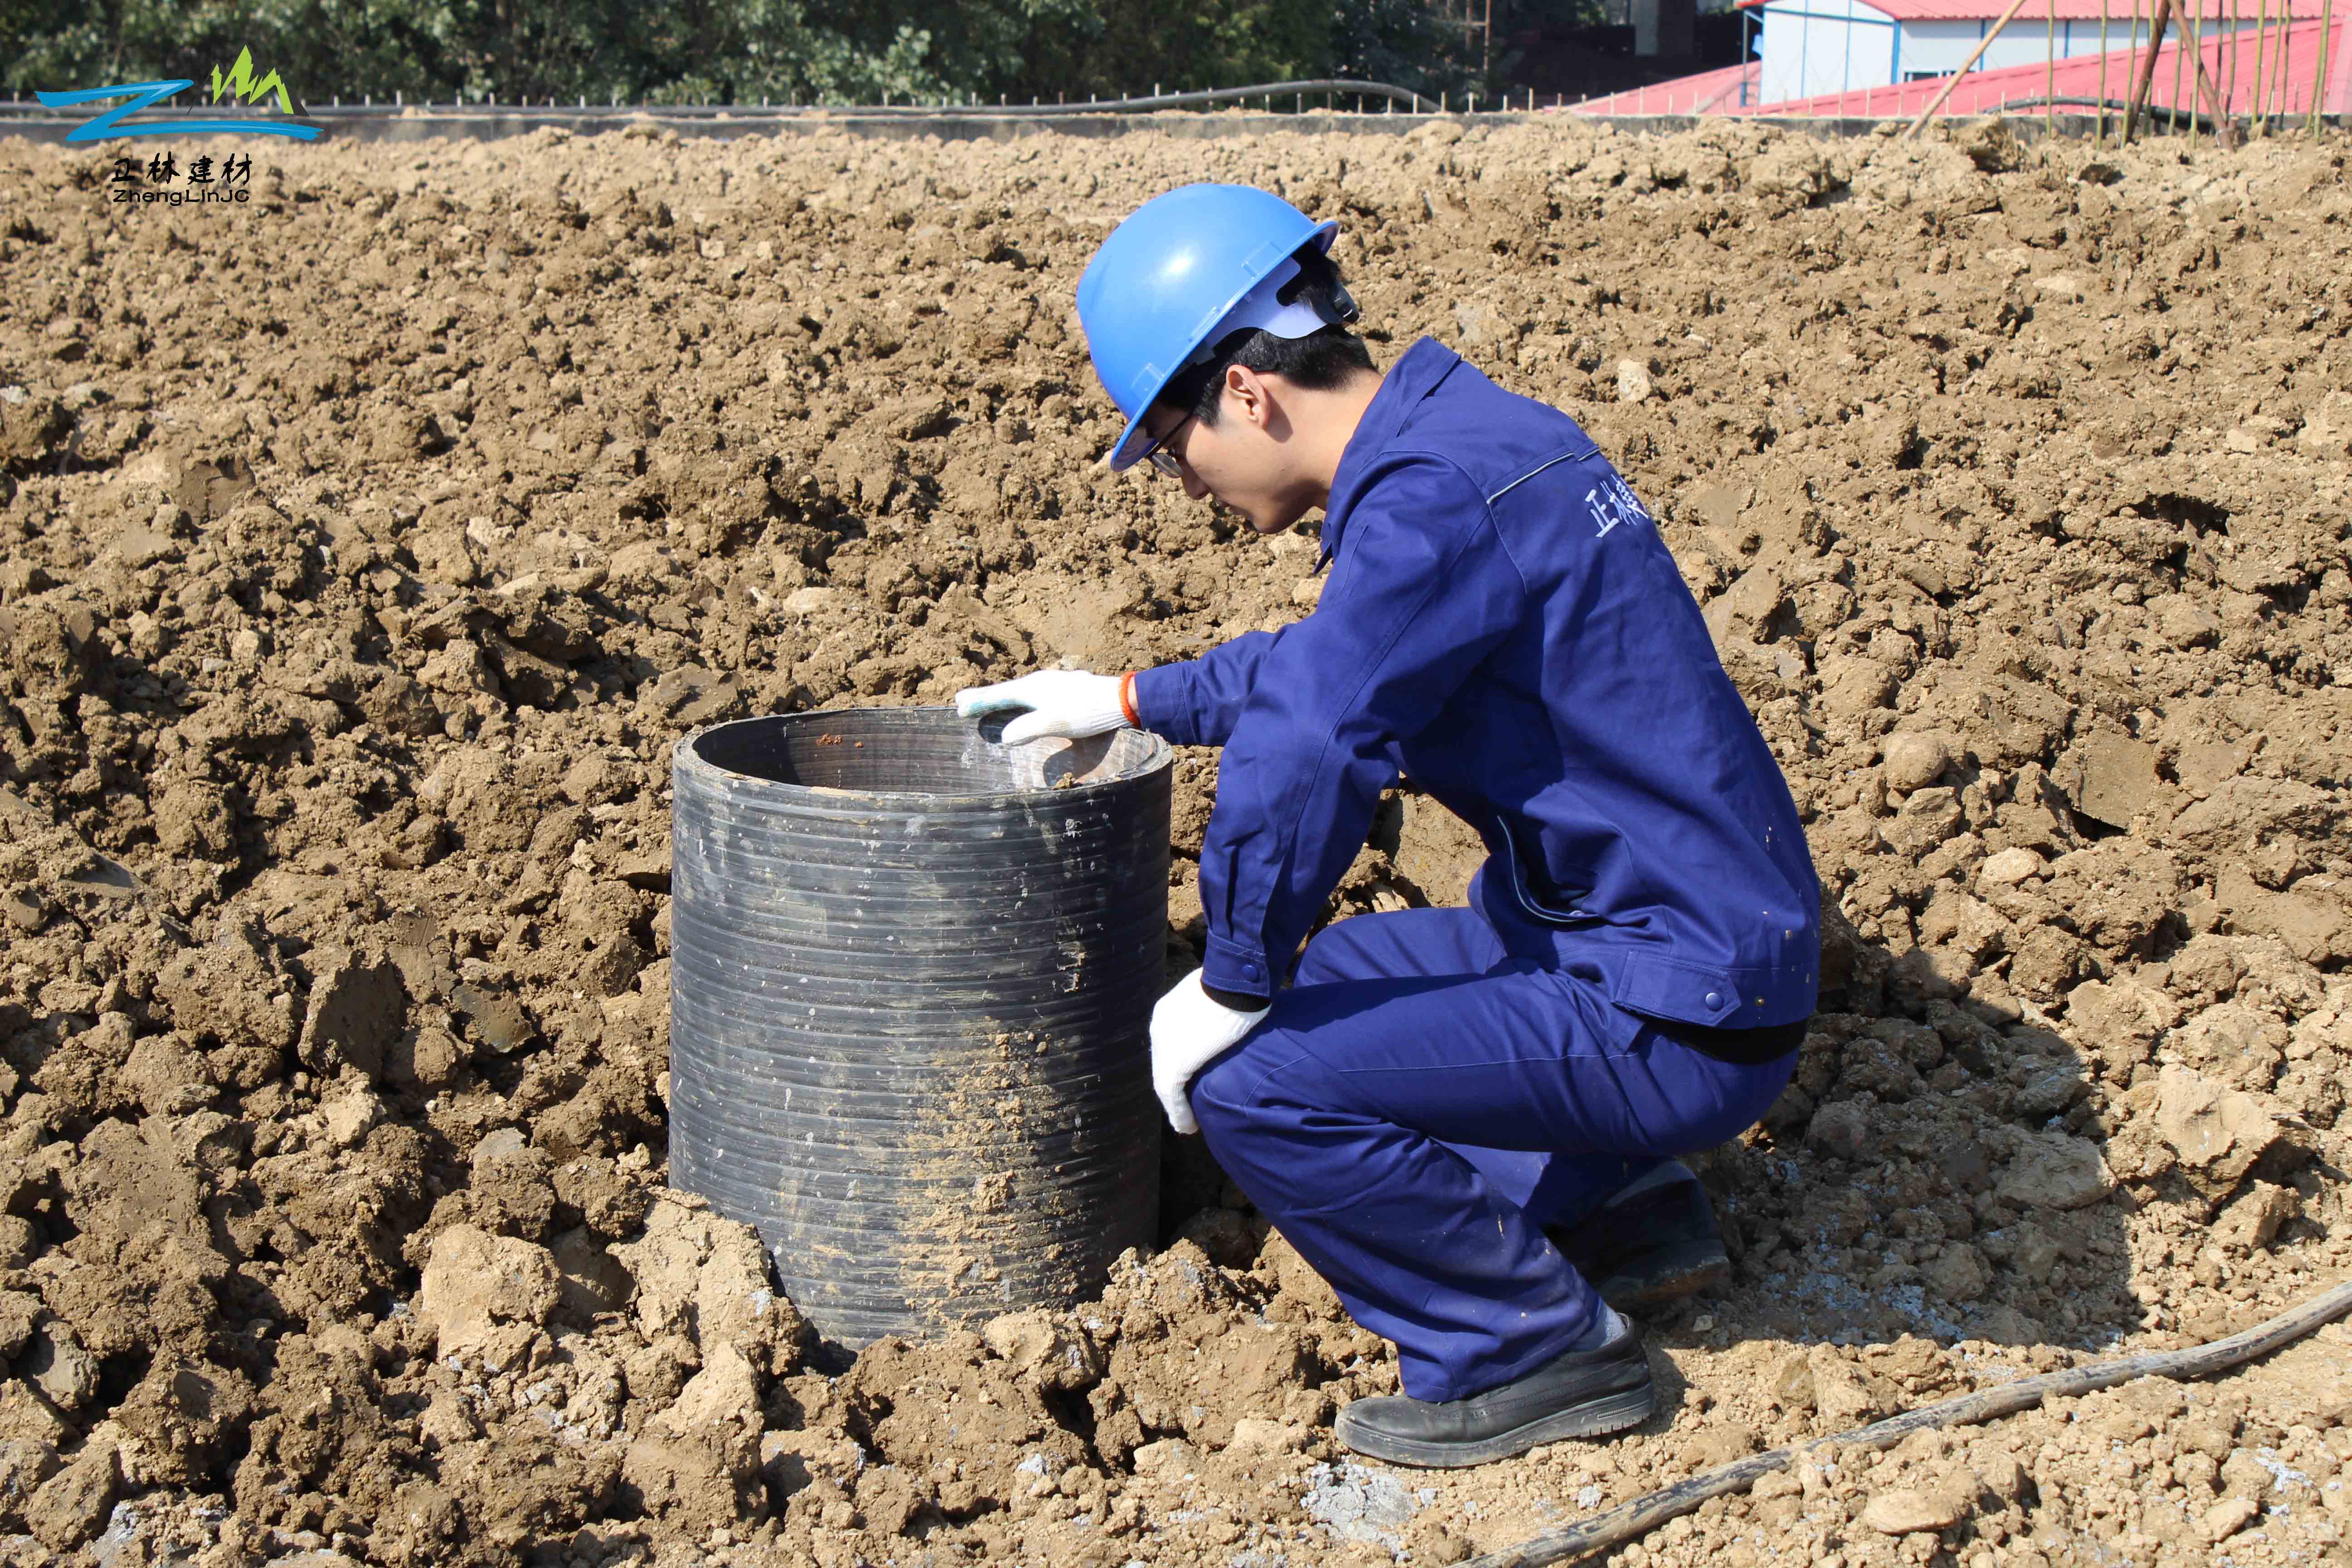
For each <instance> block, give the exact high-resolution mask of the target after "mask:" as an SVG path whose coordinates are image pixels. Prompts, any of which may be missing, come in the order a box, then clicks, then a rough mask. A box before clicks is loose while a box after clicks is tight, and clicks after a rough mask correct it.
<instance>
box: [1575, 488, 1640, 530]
mask: <svg viewBox="0 0 2352 1568" xmlns="http://www.w3.org/2000/svg"><path fill="white" fill-rule="evenodd" d="M1584 506H1585V510H1587V511H1588V512H1590V513H1591V516H1592V527H1593V534H1592V537H1593V538H1595V539H1606V538H1607V537H1608V536H1609V531H1610V530H1611V529H1612V528H1614V527H1616V526H1617V525H1618V524H1619V523H1621V522H1648V521H1650V513H1649V510H1648V509H1647V508H1645V507H1643V505H1642V501H1641V498H1640V497H1638V496H1636V495H1635V494H1634V493H1633V486H1631V485H1629V484H1627V483H1626V482H1625V481H1624V480H1623V479H1621V478H1619V477H1618V476H1617V475H1615V474H1612V475H1610V476H1609V477H1608V478H1607V479H1603V480H1601V482H1600V483H1599V484H1597V485H1595V486H1593V487H1592V488H1591V489H1589V490H1587V491H1585V492H1584Z"/></svg>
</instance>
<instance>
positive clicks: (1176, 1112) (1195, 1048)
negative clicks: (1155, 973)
mask: <svg viewBox="0 0 2352 1568" xmlns="http://www.w3.org/2000/svg"><path fill="white" fill-rule="evenodd" d="M1266 1012H1267V1009H1265V1008H1264V1007H1260V1008H1258V1009H1257V1010H1256V1011H1255V1012H1253V1013H1243V1012H1237V1011H1235V1010H1234V1009H1233V1008H1231V1007H1228V1006H1226V1005H1224V1004H1223V1003H1222V1002H1220V1001H1218V1000H1216V999H1215V998H1214V997H1213V996H1211V995H1210V994H1208V993H1207V992H1206V991H1203V990H1202V988H1201V972H1200V971H1199V970H1197V969H1196V970H1194V971H1192V973H1190V974H1188V975H1186V976H1184V978H1183V979H1181V980H1179V981H1178V982H1177V983H1176V984H1175V985H1174V986H1173V987H1172V988H1171V989H1170V991H1169V993H1168V994H1167V995H1165V996H1162V997H1161V998H1160V1005H1158V1006H1156V1007H1154V1008H1152V1009H1151V1087H1152V1089H1154V1090H1155V1091H1156V1092H1157V1093H1158V1094H1159V1096H1160V1105H1161V1106H1162V1107H1163V1108H1165V1109H1166V1110H1167V1112H1168V1125H1169V1126H1171V1127H1173V1128H1174V1129H1176V1131H1179V1132H1181V1133H1184V1134H1185V1135H1187V1136H1190V1135H1191V1134H1192V1133H1195V1132H1198V1131H1200V1130H1201V1124H1200V1123H1199V1122H1197V1121H1193V1120H1192V1101H1191V1100H1188V1099H1186V1098H1185V1095H1184V1090H1185V1089H1187V1088H1188V1087H1189V1086H1190V1085H1191V1084H1192V1075H1193V1074H1194V1073H1196V1072H1199V1071H1200V1070H1201V1069H1202V1068H1204V1067H1206V1066H1208V1065H1209V1064H1210V1063H1211V1062H1212V1061H1214V1060H1215V1059H1216V1058H1218V1057H1220V1056H1222V1055H1223V1054H1224V1052H1225V1051H1227V1050H1229V1049H1231V1048H1232V1047H1234V1046H1237V1045H1239V1044H1241V1043H1242V1040H1243V1038H1244V1037H1246V1036H1247V1035H1248V1034H1249V1032H1250V1031H1251V1030H1252V1029H1254V1028H1255V1027H1257V1026H1258V1022H1259V1020H1261V1019H1263V1018H1264V1017H1265V1015H1266Z"/></svg>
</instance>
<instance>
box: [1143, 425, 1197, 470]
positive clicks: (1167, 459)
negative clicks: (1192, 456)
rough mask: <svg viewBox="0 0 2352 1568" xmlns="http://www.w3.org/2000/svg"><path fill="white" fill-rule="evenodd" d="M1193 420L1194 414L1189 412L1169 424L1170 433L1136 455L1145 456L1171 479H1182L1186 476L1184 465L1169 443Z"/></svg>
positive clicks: (1153, 465) (1154, 466)
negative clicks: (1169, 447)
mask: <svg viewBox="0 0 2352 1568" xmlns="http://www.w3.org/2000/svg"><path fill="white" fill-rule="evenodd" d="M1191 423H1192V416H1191V415H1190V414H1187V415H1186V416H1184V417H1183V418H1181V419H1179V420H1178V421H1176V423H1175V424H1173V425H1171V426H1168V434H1166V435H1165V436H1162V437H1160V439H1158V440H1157V441H1154V442H1152V443H1151V445H1150V446H1149V447H1145V448H1144V449H1143V450H1142V451H1140V452H1139V453H1137V454H1136V456H1137V457H1139V458H1145V459H1146V460H1148V461H1149V462H1150V464H1151V466H1152V467H1153V468H1158V469H1159V470H1160V472H1161V473H1163V474H1166V475H1167V476H1168V477H1169V478H1170V479H1182V478H1183V477H1184V469H1183V467H1182V465H1181V464H1179V463H1178V462H1177V461H1176V458H1175V454H1173V453H1171V452H1170V451H1169V450H1168V443H1169V442H1171V441H1173V440H1174V439H1176V432H1177V431H1179V430H1181V429H1182V428H1184V426H1187V425H1190V424H1191Z"/></svg>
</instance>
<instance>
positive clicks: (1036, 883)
mask: <svg viewBox="0 0 2352 1568" xmlns="http://www.w3.org/2000/svg"><path fill="white" fill-rule="evenodd" d="M1001 728H1002V721H1001V720H999V721H991V722H988V723H987V724H986V730H987V731H998V730H1001ZM1170 757H1171V753H1170V752H1169V749H1168V747H1167V745H1166V743H1165V742H1161V741H1160V740H1158V739H1157V738H1156V737H1153V736H1150V735H1148V734H1144V733H1142V732H1139V731H1121V732H1119V733H1118V734H1116V735H1111V736H1104V737H1099V738H1097V739H1096V740H1092V741H1087V742H1078V743H1076V744H1075V745H1072V744H1069V743H1067V742H1060V741H1043V742H1029V743H1027V744H1025V745H1022V746H1018V747H1005V746H1002V745H999V744H997V743H995V742H993V741H992V740H991V739H990V738H989V735H988V733H984V732H983V731H982V728H981V727H979V726H975V725H974V723H973V722H972V721H968V720H962V719H959V718H957V717H956V716H955V714H954V713H953V712H952V711H950V710H945V709H868V710H835V711H830V712H822V713H803V714H792V715H784V716H778V717H771V718H763V719H750V720H744V721H740V722H737V723H732V724H722V725H719V726H716V727H714V728H712V729H709V730H704V731H698V732H696V733H694V734H691V735H688V736H687V737H686V738H685V739H684V740H682V741H680V742H678V745H677V751H676V752H675V755H674V757H673V765H672V781H673V786H674V787H673V800H672V808H671V809H672V842H671V864H672V870H671V892H672V901H671V910H670V913H671V951H672V974H671V991H670V998H671V1000H670V1176H671V1180H672V1182H673V1183H674V1184H677V1186H680V1187H682V1188H685V1189H688V1190H689V1191H693V1192H698V1193H700V1194H704V1195H705V1196H707V1197H708V1198H709V1200H710V1202H711V1204H712V1205H713V1206H714V1207H716V1208H717V1209H718V1210H719V1212H720V1213H722V1214H725V1215H729V1216H730V1217H732V1218H735V1219H740V1220H743V1221H746V1222H748V1223H750V1224H752V1225H755V1226H758V1227H759V1230H760V1234H761V1238H762V1239H763V1240H764V1241H765V1243H766V1245H767V1247H768V1249H769V1252H770V1255H771V1256H772V1258H773V1259H774V1262H775V1267H776V1271H777V1274H778V1276H779V1278H780V1280H781V1282H782V1286H783V1288H784V1289H785V1291H786V1293H787V1294H789V1295H790V1296H791V1297H792V1299H793V1302H794V1303H795V1304H796V1305H797V1306H798V1307H799V1308H800V1309H801V1310H802V1311H803V1312H804V1313H805V1314H806V1315H807V1316H808V1317H809V1319H810V1320H811V1321H813V1322H814V1324H815V1326H816V1327H817V1329H818V1331H820V1332H821V1333H823V1334H824V1336H825V1337H826V1338H827V1339H830V1340H834V1341H837V1342H841V1343H844V1344H847V1345H850V1346H853V1347H855V1346H859V1345H864V1344H866V1343H867V1342H871V1341H872V1340H874V1339H877V1338H878V1337H880V1336H881V1335H884V1334H890V1333H897V1334H906V1335H909V1336H913V1335H919V1334H924V1333H929V1332H933V1331H938V1330H940V1329H941V1328H945V1327H950V1326H955V1325H958V1324H965V1323H970V1322H973V1321H979V1320H981V1319H984V1318H986V1317H989V1316H992V1315H994V1314H995V1313H998V1312H1003V1311H1010V1310H1017V1309H1020V1308H1024V1307H1029V1306H1036V1305H1050V1304H1054V1303H1057V1302H1063V1301H1068V1300H1077V1299H1079V1298H1080V1297H1082V1296H1083V1295H1084V1294H1086V1293H1088V1292H1090V1291H1091V1290H1092V1289H1095V1288H1097V1287H1098V1286H1099V1285H1100V1283H1101V1282H1102V1279H1103V1273H1104V1269H1105V1268H1106V1267H1107V1266H1108V1263H1109V1262H1110V1260H1111V1259H1112V1258H1116V1257H1117V1256H1118V1254H1119V1252H1120V1251H1121V1250H1122V1249H1124V1248H1126V1247H1138V1246H1145V1245H1148V1244H1149V1243H1150V1240H1151V1231H1152V1227H1153V1225H1154V1223H1155V1221H1156V1217H1157V1212H1158V1206H1159V1192H1158V1185H1159V1183H1158V1173H1159V1129H1160V1113H1159V1107H1158V1103H1157V1101H1156V1100H1154V1099H1153V1097H1152V1093H1151V1088H1150V1053H1149V1047H1148V1044H1147V1039H1146V1028H1147V1026H1148V1025H1149V1022H1150V1011H1151V1005H1152V1003H1153V1001H1154V1000H1155V999H1156V998H1157V996H1158V994H1159V992H1160V984H1161V972H1160V964H1161V954H1162V950H1163V945H1164V937H1165V931H1166V921H1167V896H1168V821H1169V803H1170V779H1169V762H1170Z"/></svg>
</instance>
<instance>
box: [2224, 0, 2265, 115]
mask: <svg viewBox="0 0 2352 1568" xmlns="http://www.w3.org/2000/svg"><path fill="white" fill-rule="evenodd" d="M2267 3H2270V0H2263V5H2267ZM2242 21H2244V12H2242V9H2239V0H2230V68H2227V70H2225V73H2222V91H2221V101H2222V103H2227V106H2230V113H2232V115H2234V113H2237V28H2239V24H2242ZM2253 47H2255V49H2261V47H2263V33H2261V28H2255V33H2253ZM2261 58H2263V57H2261V54H2255V61H2261ZM2253 87H2255V97H2261V89H2263V70H2261V66H2255V73H2253Z"/></svg>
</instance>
